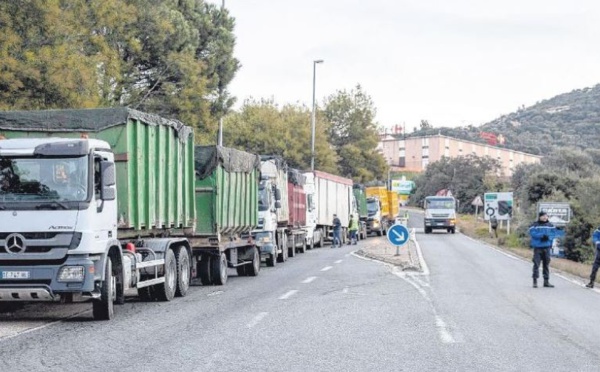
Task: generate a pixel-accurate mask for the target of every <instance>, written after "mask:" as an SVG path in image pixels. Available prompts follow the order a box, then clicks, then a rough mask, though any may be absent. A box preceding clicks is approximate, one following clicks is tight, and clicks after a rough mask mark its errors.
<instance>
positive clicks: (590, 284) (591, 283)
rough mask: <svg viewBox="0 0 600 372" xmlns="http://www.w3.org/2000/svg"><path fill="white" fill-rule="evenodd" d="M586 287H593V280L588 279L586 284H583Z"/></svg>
mask: <svg viewBox="0 0 600 372" xmlns="http://www.w3.org/2000/svg"><path fill="white" fill-rule="evenodd" d="M585 286H586V287H588V288H594V282H592V281H590V282H589V283H588V284H586V285H585Z"/></svg>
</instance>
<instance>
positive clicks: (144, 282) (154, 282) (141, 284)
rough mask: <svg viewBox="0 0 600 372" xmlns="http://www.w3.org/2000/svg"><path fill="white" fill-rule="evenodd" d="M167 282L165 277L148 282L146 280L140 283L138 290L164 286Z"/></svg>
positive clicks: (137, 286)
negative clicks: (158, 285) (152, 286)
mask: <svg viewBox="0 0 600 372" xmlns="http://www.w3.org/2000/svg"><path fill="white" fill-rule="evenodd" d="M164 282H165V277H164V276H163V277H160V278H156V279H148V280H144V281H142V282H139V283H138V284H137V285H136V288H145V287H150V286H151V285H156V284H162V283H164Z"/></svg>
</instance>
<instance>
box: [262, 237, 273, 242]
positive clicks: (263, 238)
mask: <svg viewBox="0 0 600 372" xmlns="http://www.w3.org/2000/svg"><path fill="white" fill-rule="evenodd" d="M260 241H261V242H262V243H269V242H271V238H269V237H268V236H265V237H262V238H261V239H260Z"/></svg>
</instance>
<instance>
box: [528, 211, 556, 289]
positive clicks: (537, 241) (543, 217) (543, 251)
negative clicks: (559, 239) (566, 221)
mask: <svg viewBox="0 0 600 372" xmlns="http://www.w3.org/2000/svg"><path fill="white" fill-rule="evenodd" d="M554 235H556V227H554V225H553V224H552V223H550V221H548V215H547V214H546V212H540V213H539V215H538V220H537V221H536V222H534V223H533V224H532V225H531V227H529V236H530V237H531V248H533V288H537V286H538V285H537V280H538V278H539V276H540V263H542V264H543V270H542V271H543V275H544V287H547V288H554V286H553V285H552V284H550V267H549V266H550V249H551V248H552V241H553V240H554Z"/></svg>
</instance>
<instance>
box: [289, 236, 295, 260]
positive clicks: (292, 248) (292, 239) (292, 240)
mask: <svg viewBox="0 0 600 372" xmlns="http://www.w3.org/2000/svg"><path fill="white" fill-rule="evenodd" d="M290 243H291V244H290V246H289V247H288V257H295V256H296V235H292V236H290Z"/></svg>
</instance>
